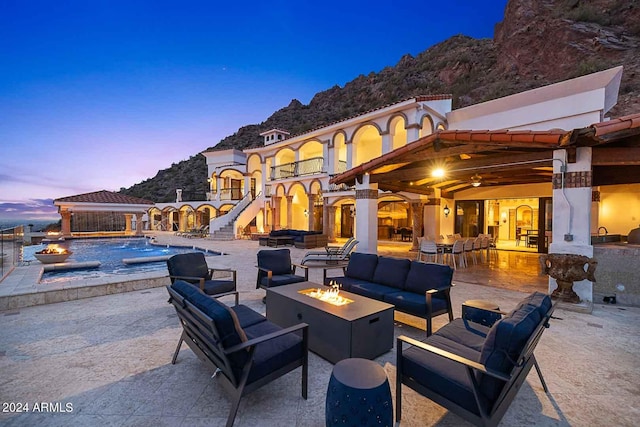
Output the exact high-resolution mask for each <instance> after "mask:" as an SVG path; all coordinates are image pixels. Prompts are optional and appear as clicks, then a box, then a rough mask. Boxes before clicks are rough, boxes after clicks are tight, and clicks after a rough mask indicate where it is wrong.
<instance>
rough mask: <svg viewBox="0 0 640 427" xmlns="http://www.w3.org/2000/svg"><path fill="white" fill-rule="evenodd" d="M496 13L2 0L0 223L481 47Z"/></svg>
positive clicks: (483, 8)
mask: <svg viewBox="0 0 640 427" xmlns="http://www.w3.org/2000/svg"><path fill="white" fill-rule="evenodd" d="M505 5H506V0H499V1H485V2H478V1H472V0H459V1H455V0H454V1H449V2H428V1H405V2H390V1H388V0H387V1H377V0H370V1H351V2H349V1H340V2H338V1H333V0H328V1H323V2H317V1H313V2H312V1H304V0H302V1H255V2H253V1H245V2H216V1H189V0H185V1H181V2H175V1H161V0H160V1H136V0H128V1H120V0H105V1H102V0H90V1H86V0H83V1H37V0H35V1H30V0H3V1H2V2H0V146H1V156H0V218H14V217H16V216H18V215H25V216H28V217H29V218H33V219H37V218H38V217H42V216H45V217H51V218H57V215H56V214H55V209H54V207H53V205H52V204H50V202H49V200H50V199H55V198H58V197H65V196H71V195H74V194H80V193H86V192H91V191H98V190H103V189H105V190H112V191H117V190H119V189H120V188H121V187H130V186H131V185H133V184H135V183H138V182H141V181H143V180H144V179H147V178H150V177H153V176H155V174H156V173H157V171H158V170H160V169H165V168H168V167H170V166H171V164H172V163H177V162H179V161H181V160H184V159H187V158H189V157H190V156H192V155H195V154H197V153H199V152H201V151H203V150H205V149H207V148H208V147H211V146H213V145H215V144H216V143H217V142H219V141H220V140H221V139H222V138H224V137H225V136H227V135H230V134H232V133H234V132H235V131H236V130H237V129H238V128H239V127H241V126H243V125H247V124H252V123H260V122H262V121H264V120H266V119H267V118H268V117H269V116H270V115H271V114H272V113H273V112H274V111H276V110H278V109H280V108H282V107H285V106H286V105H288V104H289V102H290V101H291V99H293V98H296V99H298V100H300V101H301V102H303V103H305V104H306V103H308V102H309V101H310V100H311V98H312V97H313V95H314V94H315V93H317V92H319V91H322V90H326V89H328V88H330V87H332V86H334V85H336V84H337V85H340V86H343V85H344V84H345V83H346V82H348V81H350V80H352V79H354V78H356V77H357V76H358V75H360V74H368V73H369V72H371V71H375V72H378V71H380V70H381V69H382V68H384V67H386V66H389V65H395V64H396V63H397V62H398V61H399V59H400V58H401V57H402V55H404V54H406V53H410V54H413V55H416V54H418V53H420V52H422V51H424V50H426V49H427V48H429V47H430V46H432V45H434V44H436V43H438V42H441V41H443V40H446V39H447V38H449V37H450V36H452V35H455V34H465V35H469V36H472V37H492V36H493V28H494V25H495V24H496V23H497V22H499V21H501V20H502V17H503V14H504V8H505ZM203 179H205V177H203ZM25 209H28V210H29V213H28V214H27V213H25V212H26V211H25Z"/></svg>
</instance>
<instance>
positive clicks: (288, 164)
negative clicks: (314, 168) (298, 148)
mask: <svg viewBox="0 0 640 427" xmlns="http://www.w3.org/2000/svg"><path fill="white" fill-rule="evenodd" d="M295 161H296V155H295V153H294V152H293V150H292V149H290V148H283V149H282V150H280V151H278V152H277V153H276V155H275V162H274V165H273V166H272V167H271V172H270V174H271V179H282V178H290V177H292V176H293V172H294V171H293V168H294V166H295V164H294V162H295Z"/></svg>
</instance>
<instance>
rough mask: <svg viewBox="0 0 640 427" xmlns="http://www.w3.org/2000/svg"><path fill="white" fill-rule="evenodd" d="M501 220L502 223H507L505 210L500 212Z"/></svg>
mask: <svg viewBox="0 0 640 427" xmlns="http://www.w3.org/2000/svg"><path fill="white" fill-rule="evenodd" d="M502 222H503V223H505V224H506V223H507V213H506V212H502Z"/></svg>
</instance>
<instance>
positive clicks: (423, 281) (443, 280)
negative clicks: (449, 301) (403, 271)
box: [404, 261, 453, 295]
mask: <svg viewBox="0 0 640 427" xmlns="http://www.w3.org/2000/svg"><path fill="white" fill-rule="evenodd" d="M452 279H453V269H452V268H451V267H449V266H448V265H443V264H435V263H429V262H418V261H412V262H411V268H410V269H409V273H408V274H407V280H406V282H405V284H404V289H405V290H407V291H411V292H415V293H419V294H422V295H424V294H425V292H426V291H428V290H430V289H438V290H443V289H447V288H450V287H451V280H452Z"/></svg>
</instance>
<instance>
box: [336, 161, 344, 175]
mask: <svg viewBox="0 0 640 427" xmlns="http://www.w3.org/2000/svg"><path fill="white" fill-rule="evenodd" d="M346 170H347V162H345V161H342V160H338V166H337V167H336V173H342V172H345V171H346Z"/></svg>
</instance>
